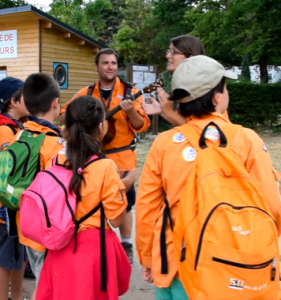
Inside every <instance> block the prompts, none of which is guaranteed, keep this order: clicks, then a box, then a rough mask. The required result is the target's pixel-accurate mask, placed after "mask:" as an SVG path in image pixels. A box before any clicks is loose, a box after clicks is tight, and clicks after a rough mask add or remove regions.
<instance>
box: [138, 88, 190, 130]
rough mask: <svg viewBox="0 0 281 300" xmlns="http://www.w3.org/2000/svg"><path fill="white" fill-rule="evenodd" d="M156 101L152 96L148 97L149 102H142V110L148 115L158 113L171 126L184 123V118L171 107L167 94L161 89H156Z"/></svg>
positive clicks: (171, 103)
mask: <svg viewBox="0 0 281 300" xmlns="http://www.w3.org/2000/svg"><path fill="white" fill-rule="evenodd" d="M157 94H158V100H159V102H158V101H156V100H155V99H154V98H153V97H148V99H149V100H150V101H151V104H146V103H144V104H142V108H143V110H144V112H145V113H146V114H148V115H160V116H161V117H162V118H163V119H165V120H166V121H168V122H169V123H170V124H172V125H173V126H181V125H184V124H185V122H186V120H185V118H184V117H183V116H181V115H179V114H178V113H177V112H176V111H174V109H173V102H172V101H169V100H168V97H169V95H168V94H167V93H166V92H165V91H164V90H163V89H162V88H158V89H157Z"/></svg>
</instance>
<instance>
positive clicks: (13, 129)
mask: <svg viewBox="0 0 281 300" xmlns="http://www.w3.org/2000/svg"><path fill="white" fill-rule="evenodd" d="M4 126H7V127H9V128H10V129H11V130H12V131H13V134H14V135H16V133H17V130H16V128H15V127H14V126H13V125H10V124H6V125H4Z"/></svg>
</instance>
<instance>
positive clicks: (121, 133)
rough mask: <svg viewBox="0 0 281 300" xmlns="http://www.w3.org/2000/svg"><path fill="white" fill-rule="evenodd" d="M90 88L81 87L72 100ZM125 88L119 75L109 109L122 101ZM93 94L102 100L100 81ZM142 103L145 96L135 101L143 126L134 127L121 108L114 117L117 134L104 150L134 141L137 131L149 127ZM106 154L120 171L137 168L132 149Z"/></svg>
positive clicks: (134, 90) (64, 109)
mask: <svg viewBox="0 0 281 300" xmlns="http://www.w3.org/2000/svg"><path fill="white" fill-rule="evenodd" d="M88 88H89V87H85V88H83V89H81V90H80V91H79V92H78V93H77V94H76V95H75V96H74V97H73V98H72V99H71V100H70V101H72V100H74V99H76V98H77V97H79V96H82V95H87V94H88ZM125 88H126V84H125V83H123V82H121V81H120V79H119V78H118V77H117V78H116V82H115V85H114V88H113V91H112V95H111V102H110V105H109V107H108V110H112V109H113V108H114V107H116V106H117V105H119V104H120V103H121V101H122V100H121V99H122V98H123V97H124V92H125ZM137 91H138V90H137V89H136V88H134V87H133V88H132V91H131V93H132V94H135V93H137ZM92 96H93V97H95V98H96V99H98V100H100V101H102V99H101V95H100V83H99V82H97V83H96V85H95V89H94V91H93V94H92ZM141 103H143V98H142V97H139V98H138V99H137V101H134V108H135V110H136V111H137V112H138V113H139V115H141V116H142V117H143V118H144V123H143V126H142V127H141V128H139V129H135V128H133V126H132V124H131V122H130V120H129V119H128V117H127V114H126V113H125V112H124V111H123V110H120V111H119V112H118V113H117V114H115V115H114V118H115V119H116V122H115V128H116V136H115V138H114V139H113V140H112V141H111V142H110V143H109V144H107V145H106V146H105V147H104V150H107V149H114V148H120V147H124V146H128V145H130V143H131V142H132V140H133V138H134V133H135V132H144V131H146V130H147V129H148V127H149V125H150V120H149V118H148V116H147V115H146V114H145V113H144V112H143V110H142V108H141V107H140V104H141ZM68 104H69V102H67V103H65V105H64V106H63V107H62V108H61V110H60V114H62V113H65V111H66V108H67V106H68ZM105 105H107V102H105ZM106 156H107V157H108V158H111V159H112V160H114V162H115V163H116V164H117V166H118V168H119V169H120V171H129V170H131V169H134V168H136V165H137V163H136V154H135V152H134V151H132V150H125V151H120V152H118V153H114V154H107V155H106Z"/></svg>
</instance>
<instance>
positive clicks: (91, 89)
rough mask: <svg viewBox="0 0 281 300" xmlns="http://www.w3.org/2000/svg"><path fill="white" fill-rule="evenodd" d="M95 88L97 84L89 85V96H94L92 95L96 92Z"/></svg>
mask: <svg viewBox="0 0 281 300" xmlns="http://www.w3.org/2000/svg"><path fill="white" fill-rule="evenodd" d="M95 86H96V84H95V83H93V84H91V85H89V88H88V92H87V96H92V95H93V92H94V89H95Z"/></svg>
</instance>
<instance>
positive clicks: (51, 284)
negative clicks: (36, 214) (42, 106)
mask: <svg viewBox="0 0 281 300" xmlns="http://www.w3.org/2000/svg"><path fill="white" fill-rule="evenodd" d="M104 118H105V113H104V108H103V105H102V103H101V102H100V101H98V100H96V99H95V98H93V97H91V96H80V97H78V98H77V99H75V100H74V101H72V102H71V103H70V104H69V105H68V107H67V110H66V116H65V132H64V133H65V138H66V141H67V143H66V147H65V149H63V150H61V151H60V153H59V155H58V156H57V157H56V158H55V160H56V163H57V164H58V165H62V166H65V167H66V168H69V169H71V170H72V172H73V175H72V178H71V181H70V185H69V192H70V193H71V192H73V193H75V195H76V199H77V210H76V213H75V220H80V219H81V218H82V217H84V216H85V215H86V214H87V213H89V212H90V211H91V210H92V209H93V208H95V207H97V206H98V205H99V204H100V203H101V204H102V207H103V211H104V216H105V217H104V219H101V218H102V215H103V214H102V212H101V209H99V210H98V211H97V212H96V213H95V214H93V215H91V216H90V217H89V218H88V219H86V220H85V221H84V222H82V223H81V224H80V226H79V230H78V235H77V249H76V251H75V253H73V251H74V248H75V240H76V239H75V236H74V237H73V238H72V240H71V241H70V243H69V244H68V245H66V246H65V247H64V248H62V249H60V250H56V251H52V250H48V254H47V257H46V259H45V262H44V265H43V269H42V272H41V276H40V281H39V285H38V290H37V296H36V300H57V299H68V300H76V299H96V300H117V299H118V295H121V294H124V293H125V292H126V291H127V289H128V287H129V279H130V274H131V266H130V263H129V260H128V258H127V256H126V254H125V252H124V250H123V248H122V246H121V243H120V241H119V239H118V238H117V236H116V234H115V233H114V232H113V231H112V230H111V229H110V226H109V224H108V222H107V221H109V223H110V224H111V225H112V226H113V227H118V226H119V225H120V224H121V222H122V221H123V218H124V216H125V213H126V207H127V199H126V194H125V186H124V184H123V183H122V181H121V179H120V176H119V171H118V169H117V166H116V164H115V163H114V162H113V160H111V159H107V158H102V152H101V148H100V147H101V141H102V139H103V136H104V133H105V119H104ZM94 156H95V161H93V160H94ZM102 222H105V229H106V230H105V236H106V242H105V248H106V251H105V253H106V257H105V265H103V264H102V265H101V263H100V261H101V257H102V253H101V248H100V243H101V234H102V233H101V232H102V227H101V226H102V225H101V224H102ZM102 267H105V270H106V291H102V290H101V279H102V275H101V273H102V272H101V270H102Z"/></svg>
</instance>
